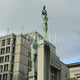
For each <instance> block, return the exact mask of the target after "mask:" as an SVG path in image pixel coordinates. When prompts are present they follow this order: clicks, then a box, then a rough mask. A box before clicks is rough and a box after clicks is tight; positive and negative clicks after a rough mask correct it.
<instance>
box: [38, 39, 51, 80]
mask: <svg viewBox="0 0 80 80" xmlns="http://www.w3.org/2000/svg"><path fill="white" fill-rule="evenodd" d="M38 44H39V45H38V70H37V73H38V74H37V76H38V80H49V75H50V73H49V72H50V46H49V43H48V42H46V41H45V40H42V41H39V42H38Z"/></svg>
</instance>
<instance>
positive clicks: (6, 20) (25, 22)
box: [0, 0, 80, 64]
mask: <svg viewBox="0 0 80 80" xmlns="http://www.w3.org/2000/svg"><path fill="white" fill-rule="evenodd" d="M43 5H45V6H46V10H47V13H48V18H49V20H48V40H49V41H50V42H51V43H52V44H53V45H55V46H56V54H57V55H58V56H59V57H60V60H61V61H63V62H64V63H66V64H69V63H75V62H80V35H79V34H78V32H80V0H0V36H2V35H6V34H7V30H8V28H9V32H8V33H15V34H19V33H23V34H26V33H28V32H31V31H37V32H39V33H40V34H41V35H42V36H44V32H43V30H42V18H41V11H42V7H43Z"/></svg>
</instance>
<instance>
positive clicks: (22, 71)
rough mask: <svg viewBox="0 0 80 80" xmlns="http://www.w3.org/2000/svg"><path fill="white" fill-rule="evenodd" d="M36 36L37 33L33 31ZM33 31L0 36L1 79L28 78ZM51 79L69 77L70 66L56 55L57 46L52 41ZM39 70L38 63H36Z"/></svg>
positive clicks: (22, 79)
mask: <svg viewBox="0 0 80 80" xmlns="http://www.w3.org/2000/svg"><path fill="white" fill-rule="evenodd" d="M33 33H34V34H35V35H34V37H36V38H37V35H38V36H39V37H40V39H42V38H43V37H42V36H41V35H40V34H39V33H37V32H36V31H34V32H33ZM31 35H32V32H31V33H27V34H25V35H23V34H19V35H15V34H13V33H12V34H8V35H5V36H1V37H0V80H28V73H29V71H31V49H30V45H31V39H30V36H31ZM50 55H51V57H50V80H64V79H65V78H69V69H68V67H67V66H66V65H65V64H64V63H63V62H61V61H60V58H59V57H58V56H57V55H56V47H55V46H54V45H52V44H51V43H50ZM35 67H36V70H37V64H36V66H35Z"/></svg>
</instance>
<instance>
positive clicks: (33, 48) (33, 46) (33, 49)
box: [31, 34, 37, 71]
mask: <svg viewBox="0 0 80 80" xmlns="http://www.w3.org/2000/svg"><path fill="white" fill-rule="evenodd" d="M33 35H34V34H32V37H31V38H32V44H31V60H32V71H35V62H36V59H37V40H36V39H35V38H33Z"/></svg>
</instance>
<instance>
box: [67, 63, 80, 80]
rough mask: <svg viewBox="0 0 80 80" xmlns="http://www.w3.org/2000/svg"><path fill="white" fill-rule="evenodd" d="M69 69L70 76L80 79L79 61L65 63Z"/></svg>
mask: <svg viewBox="0 0 80 80" xmlns="http://www.w3.org/2000/svg"><path fill="white" fill-rule="evenodd" d="M67 66H68V68H69V71H70V78H73V77H75V78H77V79H78V80H80V62H79V63H72V64H67Z"/></svg>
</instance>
